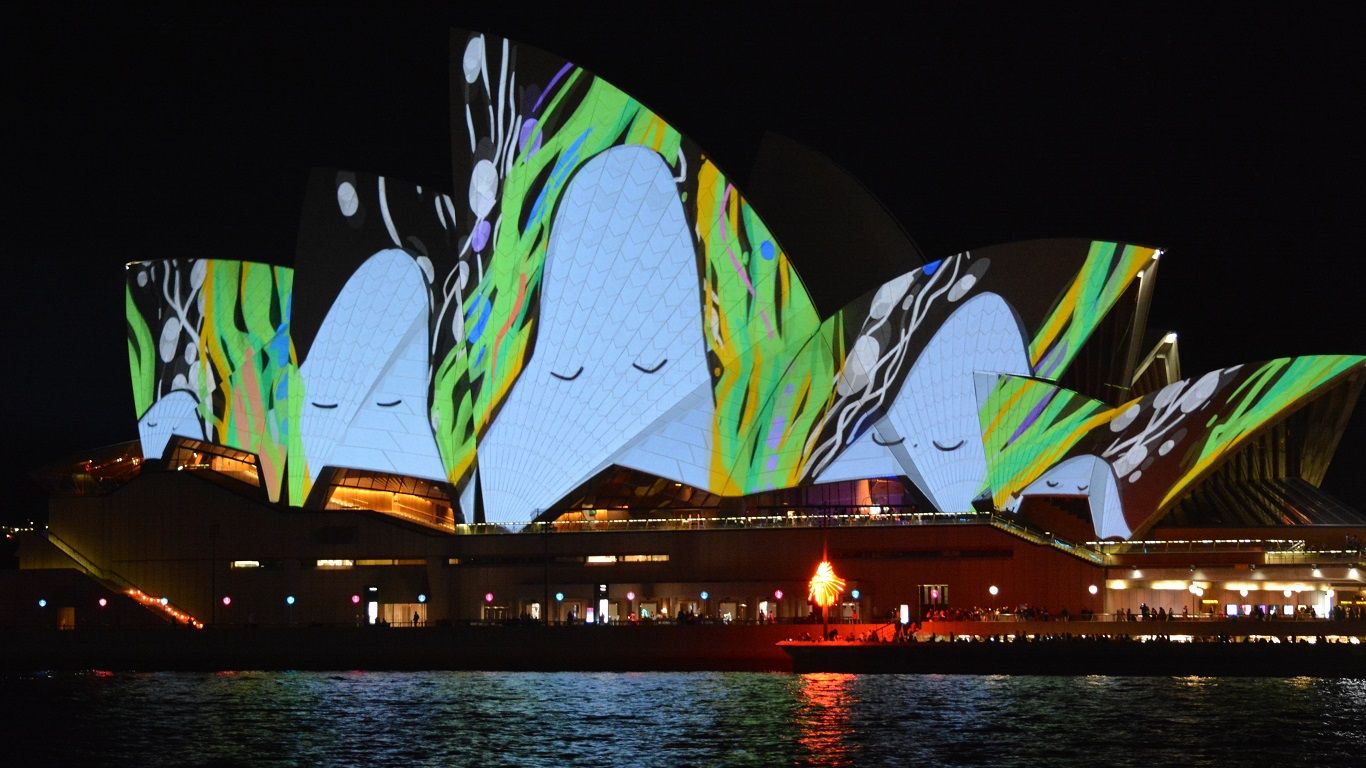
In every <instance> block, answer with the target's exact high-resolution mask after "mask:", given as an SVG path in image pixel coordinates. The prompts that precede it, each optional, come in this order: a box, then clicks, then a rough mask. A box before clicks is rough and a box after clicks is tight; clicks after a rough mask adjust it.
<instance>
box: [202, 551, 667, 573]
mask: <svg viewBox="0 0 1366 768" xmlns="http://www.w3.org/2000/svg"><path fill="white" fill-rule="evenodd" d="M524 559H525V560H526V561H527V563H530V562H531V561H532V560H535V561H536V562H540V561H541V560H542V559H543V558H540V559H538V558H530V559H526V558H524ZM556 560H559V561H564V562H574V563H585V564H587V565H615V564H616V563H667V562H669V556H668V555H653V554H645V555H586V556H575V557H567V558H556ZM462 562H463V563H464V564H465V565H494V564H497V565H503V564H506V563H503V562H498V563H493V562H490V559H489V558H475V559H469V558H467V559H465V560H463V561H462V560H461V558H458V557H451V558H447V560H446V564H447V565H461V564H462ZM519 562H520V561H519ZM426 564H427V561H426V560H425V559H423V558H366V559H354V558H329V559H322V560H316V561H314V563H313V567H314V568H319V569H324V570H342V569H346V568H374V567H383V566H394V565H426ZM271 565H273V563H270V562H263V561H261V560H233V561H231V562H230V563H228V567H230V568H233V569H247V568H266V567H270V566H271Z"/></svg>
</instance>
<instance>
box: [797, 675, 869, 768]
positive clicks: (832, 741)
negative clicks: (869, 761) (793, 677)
mask: <svg viewBox="0 0 1366 768" xmlns="http://www.w3.org/2000/svg"><path fill="white" fill-rule="evenodd" d="M856 677H857V675H850V674H839V673H834V672H813V673H810V674H806V675H801V676H800V677H799V678H798V679H799V680H800V683H799V685H800V693H801V699H800V701H801V706H800V708H799V709H798V711H797V728H798V729H799V735H798V738H797V740H798V741H799V742H800V743H801V745H802V746H803V747H804V748H805V749H806V751H807V752H808V753H809V754H810V755H811V758H810V764H811V765H828V766H842V765H853V764H854V755H853V751H852V748H851V745H850V743H849V738H848V737H849V735H850V733H851V728H850V725H849V699H850V697H851V691H850V689H851V687H852V686H853V683H854V680H855V678H856Z"/></svg>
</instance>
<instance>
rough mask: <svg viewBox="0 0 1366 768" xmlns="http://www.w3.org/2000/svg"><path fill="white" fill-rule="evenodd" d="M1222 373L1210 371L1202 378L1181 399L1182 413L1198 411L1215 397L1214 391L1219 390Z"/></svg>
mask: <svg viewBox="0 0 1366 768" xmlns="http://www.w3.org/2000/svg"><path fill="white" fill-rule="evenodd" d="M1220 373H1221V371H1210V372H1209V373H1207V374H1205V375H1204V376H1201V377H1200V379H1199V380H1198V381H1196V382H1195V384H1194V386H1192V387H1191V388H1190V389H1188V390H1186V394H1185V395H1183V396H1182V397H1181V403H1180V405H1181V412H1182V413H1190V412H1191V411H1194V410H1196V409H1197V408H1199V407H1200V406H1202V405H1204V404H1205V402H1206V401H1208V400H1209V399H1210V398H1211V397H1213V396H1214V391H1215V390H1216V389H1218V388H1219V375H1220Z"/></svg>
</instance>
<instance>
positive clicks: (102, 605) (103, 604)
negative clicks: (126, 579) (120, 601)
mask: <svg viewBox="0 0 1366 768" xmlns="http://www.w3.org/2000/svg"><path fill="white" fill-rule="evenodd" d="M106 605H109V601H108V600H106V599H104V598H103V597H101V598H100V607H101V608H103V607H105V606H106Z"/></svg>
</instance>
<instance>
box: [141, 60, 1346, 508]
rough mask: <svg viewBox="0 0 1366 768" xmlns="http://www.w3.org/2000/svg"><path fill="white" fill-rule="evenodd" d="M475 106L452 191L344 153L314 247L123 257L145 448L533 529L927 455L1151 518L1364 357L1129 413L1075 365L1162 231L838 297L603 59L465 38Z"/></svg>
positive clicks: (943, 474) (279, 480)
mask: <svg viewBox="0 0 1366 768" xmlns="http://www.w3.org/2000/svg"><path fill="white" fill-rule="evenodd" d="M451 112H452V118H453V129H452V133H451V135H452V150H453V152H452V156H453V161H454V180H455V185H454V187H455V189H456V190H457V192H455V193H453V194H452V193H448V192H444V191H441V190H437V189H433V188H430V187H425V188H424V186H422V185H415V184H410V183H406V182H403V181H400V180H397V179H392V178H387V177H385V176H380V175H372V174H364V173H357V172H351V171H345V170H335V169H319V170H316V171H315V172H314V173H313V175H312V177H311V178H310V181H309V187H308V192H307V194H306V197H305V204H304V213H303V216H302V217H301V224H300V235H299V248H298V254H297V258H296V261H295V263H294V265H293V267H292V268H287V267H279V266H268V265H263V264H255V263H251V262H239V261H226V260H207V259H199V260H191V259H186V260H175V261H165V262H147V263H135V264H130V265H129V266H128V274H127V289H126V298H125V305H126V320H127V324H128V335H127V338H128V359H129V370H130V375H131V379H132V385H133V394H134V405H135V408H136V411H137V416H138V418H139V432H140V437H141V439H142V443H143V448H144V453H145V454H146V455H147V456H148V457H149V458H159V457H162V456H165V455H168V451H170V449H171V446H172V445H173V443H175V441H177V440H194V441H203V442H208V443H214V444H219V445H223V446H226V447H230V448H233V449H237V450H240V451H245V452H248V453H251V454H253V455H254V456H255V457H256V462H257V467H258V468H259V472H260V477H261V480H262V483H263V486H264V490H265V493H266V495H267V496H268V498H270V499H271V500H277V501H283V502H285V503H288V504H291V505H295V506H300V505H304V504H305V503H309V504H317V503H318V499H319V498H321V497H320V496H319V494H318V493H316V492H315V491H316V490H317V489H315V487H314V486H315V485H319V488H321V487H322V486H321V485H320V484H323V483H328V482H331V481H330V480H329V479H328V478H330V477H331V475H329V474H328V472H329V470H355V471H359V472H369V473H376V474H379V475H383V476H390V477H392V476H402V477H410V478H419V479H421V480H424V481H427V482H429V483H434V484H436V485H435V486H434V487H440V488H442V489H444V491H445V492H447V493H449V494H450V495H451V496H452V497H458V498H459V506H460V508H461V514H462V515H463V519H464V520H465V521H466V522H476V521H477V522H489V523H496V524H502V525H509V526H515V525H518V524H522V523H525V522H527V521H530V520H532V519H535V518H538V517H544V516H545V515H546V514H549V513H548V512H547V510H552V509H553V508H555V506H556V505H557V504H559V503H561V502H562V500H563V499H564V498H565V497H566V496H567V495H568V494H569V493H570V492H571V491H572V490H573V489H574V488H577V487H581V486H582V485H583V484H584V483H586V482H588V481H589V480H591V479H592V478H593V477H594V476H595V475H596V474H597V473H599V472H601V471H602V470H604V469H605V468H607V467H609V466H623V467H630V468H633V469H637V470H640V471H643V472H646V473H649V474H652V475H655V476H657V477H660V478H664V479H668V480H672V481H675V482H677V483H682V484H687V485H690V486H694V487H698V488H703V489H706V490H708V491H710V492H712V493H715V494H719V495H723V496H741V495H746V494H753V493H759V492H763V491H767V490H772V489H782V488H792V487H796V486H801V485H810V484H814V483H826V482H838V481H844V480H855V479H863V478H871V477H888V476H900V477H905V478H907V479H908V480H909V481H910V483H911V484H912V485H914V486H915V487H917V488H918V489H919V491H920V492H921V496H923V498H924V499H926V503H927V504H928V505H929V506H931V507H934V508H937V509H942V510H944V511H953V512H958V511H966V510H968V509H970V508H971V506H972V504H973V503H976V502H977V501H980V500H981V499H984V498H986V499H990V501H991V503H993V504H994V505H995V506H996V507H998V508H1001V509H1009V508H1013V506H1015V505H1017V504H1018V501H1019V499H1020V498H1021V497H1022V496H1027V495H1030V494H1033V493H1044V492H1046V491H1047V489H1049V488H1054V487H1063V485H1064V484H1063V479H1065V480H1066V481H1067V482H1068V483H1071V484H1072V485H1069V486H1067V487H1069V488H1074V487H1087V488H1089V479H1090V478H1102V477H1108V478H1109V479H1108V480H1107V483H1109V485H1106V486H1105V487H1104V488H1103V489H1102V488H1100V487H1099V486H1098V488H1097V490H1096V491H1095V493H1093V498H1092V506H1093V509H1095V510H1099V511H1098V512H1097V513H1096V514H1097V530H1102V529H1104V530H1107V531H1118V532H1119V533H1118V534H1117V535H1127V533H1128V532H1132V531H1133V530H1137V529H1138V528H1140V527H1141V526H1142V525H1144V524H1146V521H1147V520H1148V519H1149V517H1150V516H1151V514H1153V513H1155V511H1156V510H1157V509H1159V508H1161V507H1162V506H1164V505H1167V504H1169V503H1170V502H1171V501H1172V499H1173V498H1175V497H1176V496H1177V495H1179V494H1180V493H1181V492H1182V491H1183V489H1186V488H1188V487H1189V486H1190V484H1191V483H1192V482H1195V481H1197V480H1198V478H1199V477H1200V476H1201V475H1202V474H1203V473H1206V472H1208V471H1209V469H1210V468H1211V467H1213V466H1215V465H1217V464H1218V462H1219V461H1220V458H1221V456H1223V455H1225V454H1226V453H1227V451H1228V450H1230V449H1231V448H1232V447H1235V446H1237V445H1238V444H1239V442H1240V441H1241V440H1244V439H1246V436H1247V435H1249V434H1252V433H1255V432H1257V431H1258V430H1260V429H1263V428H1264V427H1265V426H1266V425H1267V424H1269V423H1272V422H1274V421H1275V420H1276V419H1277V418H1279V416H1280V415H1281V414H1284V413H1286V412H1288V411H1290V410H1293V409H1294V408H1295V407H1297V405H1298V404H1299V403H1302V402H1304V401H1305V400H1306V399H1307V398H1313V397H1316V396H1317V395H1318V394H1320V393H1321V392H1322V391H1323V389H1324V388H1325V387H1328V386H1332V384H1333V382H1335V381H1338V380H1339V379H1340V378H1341V377H1343V376H1345V375H1347V374H1349V373H1350V372H1352V371H1355V370H1358V369H1360V368H1361V365H1362V360H1361V358H1353V357H1322V358H1299V359H1295V360H1292V361H1276V362H1275V363H1269V364H1265V365H1264V366H1262V367H1251V366H1249V367H1246V368H1237V369H1228V370H1227V371H1224V372H1217V376H1216V378H1215V379H1201V380H1199V381H1198V382H1194V383H1190V382H1187V383H1182V384H1181V388H1180V389H1179V392H1178V394H1177V395H1173V394H1170V393H1169V394H1168V395H1166V396H1163V395H1162V394H1161V393H1157V394H1155V395H1152V396H1149V397H1148V398H1145V399H1142V400H1141V401H1135V403H1131V404H1126V405H1124V406H1120V407H1118V408H1114V407H1111V406H1110V405H1106V404H1104V403H1100V402H1097V401H1094V400H1090V399H1088V398H1086V397H1083V396H1081V395H1078V394H1076V393H1072V392H1068V391H1066V390H1063V389H1060V388H1059V387H1058V385H1057V382H1059V381H1063V380H1066V379H1064V376H1065V375H1067V374H1068V372H1069V371H1070V370H1071V368H1072V366H1073V364H1074V363H1075V362H1076V361H1077V360H1078V359H1080V357H1081V355H1082V351H1083V349H1084V348H1085V347H1086V345H1087V344H1088V343H1090V342H1091V341H1092V339H1093V337H1095V336H1096V333H1097V330H1098V329H1099V328H1101V327H1102V323H1104V322H1106V318H1107V317H1110V316H1111V315H1112V314H1113V313H1116V312H1117V311H1121V309H1122V308H1123V307H1125V306H1129V305H1126V304H1125V302H1131V301H1134V300H1135V298H1134V297H1135V296H1138V295H1139V294H1140V293H1141V292H1142V291H1143V290H1145V288H1144V286H1145V283H1144V279H1145V274H1147V275H1148V285H1150V284H1151V276H1152V275H1153V274H1154V273H1153V272H1152V271H1150V270H1155V265H1156V260H1157V258H1158V256H1159V255H1160V252H1159V251H1157V250H1155V249H1152V248H1146V247H1143V246H1139V245H1134V244H1128V243H1116V242H1107V241H1091V240H1049V241H1034V242H1026V243H1015V244H1009V245H1000V246H993V247H988V248H980V249H974V250H972V251H966V252H963V253H959V254H955V255H953V256H949V257H946V258H944V259H942V260H939V261H935V262H932V263H929V264H926V265H924V266H922V267H918V268H916V269H912V270H909V271H908V272H906V273H905V274H903V275H900V276H898V277H896V278H894V279H892V280H890V281H887V282H886V283H884V284H882V285H878V286H873V287H871V288H870V290H868V291H867V292H866V293H865V294H863V295H862V296H860V297H859V298H858V299H855V300H854V301H852V302H850V303H849V304H848V305H846V306H844V307H843V308H841V309H840V310H838V311H837V312H835V313H833V314H831V315H829V316H826V317H822V316H821V314H820V313H819V312H818V311H817V309H816V306H815V304H814V302H813V301H812V298H811V296H810V295H809V294H808V291H807V289H806V287H805V286H804V285H803V284H802V281H801V279H800V277H799V276H798V274H797V271H796V270H795V269H794V268H793V265H792V262H791V261H790V260H789V254H788V252H787V251H786V250H785V249H784V248H783V246H782V245H781V244H780V243H779V240H778V237H779V236H780V235H781V233H775V232H773V231H771V230H770V228H769V227H768V226H767V225H766V224H765V223H764V220H763V219H762V217H761V215H760V212H759V211H757V210H756V209H755V208H754V207H753V206H752V205H751V204H750V202H749V201H748V200H746V198H745V197H744V195H743V194H742V193H741V192H740V190H739V189H737V187H736V186H735V184H734V183H733V182H732V181H731V180H729V179H728V177H727V176H726V175H725V174H724V173H722V172H721V170H720V169H719V168H718V167H717V166H716V164H715V163H714V162H713V160H712V159H711V158H709V157H708V156H707V155H706V154H705V153H704V152H703V151H702V150H701V149H700V148H699V147H697V146H696V145H695V144H694V143H693V142H691V141H690V140H689V139H687V138H686V137H685V136H683V135H682V134H681V133H680V132H679V131H678V130H677V129H676V128H675V127H673V126H672V125H670V124H669V123H668V122H666V121H665V120H664V119H662V118H661V117H660V116H659V115H657V114H656V113H654V112H653V111H651V110H650V109H649V108H647V107H645V106H644V105H642V104H641V103H640V102H639V101H637V100H636V99H634V98H633V97H631V96H630V95H628V94H626V93H625V92H623V91H622V90H620V89H619V88H617V87H616V86H614V85H612V84H611V83H609V82H607V81H606V80H604V79H602V78H601V77H598V76H597V75H594V74H593V73H591V72H589V71H587V70H585V69H583V68H582V67H579V66H577V65H574V64H572V63H569V62H566V61H564V60H563V59H560V58H558V57H555V56H553V55H550V54H547V53H545V52H542V51H537V50H535V49H533V48H530V47H527V46H521V45H518V44H516V43H514V42H512V41H509V40H504V39H501V38H495V37H492V36H487V35H481V34H471V33H454V34H453V36H452V89H451ZM803 257H805V258H839V257H840V256H839V255H838V254H803ZM1266 366H1272V367H1269V368H1268V367H1266ZM1210 381H1213V382H1214V384H1213V385H1211V384H1210ZM1173 386H1176V385H1173ZM1211 386H1213V390H1212V391H1211V392H1209V393H1207V394H1206V395H1205V400H1202V401H1201V402H1202V403H1203V402H1205V401H1209V402H1210V403H1214V404H1213V405H1201V406H1200V408H1198V409H1196V410H1197V411H1199V413H1200V414H1202V416H1201V418H1202V419H1203V418H1204V416H1203V415H1204V414H1207V415H1208V416H1210V417H1212V418H1210V419H1208V420H1207V421H1206V420H1201V421H1200V423H1199V429H1198V430H1197V429H1196V424H1195V417H1193V416H1190V414H1189V413H1188V412H1186V411H1182V413H1183V414H1185V415H1184V416H1183V419H1184V421H1182V428H1183V429H1185V433H1184V437H1186V438H1187V439H1186V441H1185V442H1181V441H1175V443H1179V445H1176V447H1173V448H1168V449H1167V450H1165V451H1164V450H1162V445H1164V443H1159V444H1157V445H1152V446H1148V445H1147V442H1143V441H1140V442H1142V443H1143V445H1144V446H1145V450H1147V451H1148V454H1146V455H1145V456H1143V457H1142V459H1141V460H1138V461H1137V464H1136V466H1135V467H1133V468H1131V467H1129V466H1128V464H1131V463H1134V461H1135V459H1134V455H1135V454H1133V453H1132V447H1130V448H1129V449H1125V450H1120V449H1119V448H1115V447H1113V446H1110V445H1108V444H1107V445H1101V444H1100V442H1097V441H1099V439H1100V438H1099V436H1101V435H1104V434H1108V433H1107V430H1113V428H1114V427H1115V425H1116V424H1118V423H1120V421H1122V419H1123V418H1124V414H1125V413H1128V412H1129V411H1128V410H1126V409H1133V408H1137V409H1138V411H1137V412H1136V413H1143V414H1146V413H1147V412H1148V411H1146V410H1144V409H1145V408H1147V409H1148V410H1156V411H1162V408H1164V407H1168V406H1170V405H1171V402H1176V403H1188V402H1191V398H1193V397H1194V395H1190V394H1189V393H1190V392H1201V393H1204V392H1205V391H1206V390H1208V389H1210V387H1211ZM1169 390H1170V388H1168V389H1167V390H1163V392H1168V391H1169ZM1172 391H1173V392H1176V391H1177V390H1172ZM1216 395H1217V397H1215V396H1216ZM1163 397H1167V399H1168V400H1170V401H1171V402H1168V401H1167V400H1163ZM1210 398H1215V399H1214V400H1210ZM1159 401H1160V402H1159ZM1216 401H1217V402H1216ZM1162 412H1163V413H1166V411H1162ZM1135 418H1137V417H1135ZM1164 418H1166V417H1164ZM1131 421H1133V420H1131ZM1197 432H1198V435H1197ZM1116 434H1118V432H1116ZM1127 434H1128V433H1127V432H1126V433H1124V435H1121V437H1124V436H1125V435H1127ZM1197 438H1198V439H1197ZM1145 440H1146V438H1145ZM1148 442H1151V440H1148ZM1175 443H1174V444H1175ZM1126 457H1127V458H1126ZM1069 462H1070V463H1069ZM1145 462H1146V464H1145ZM1121 469H1123V470H1126V471H1125V472H1120V470H1121ZM1102 470H1104V471H1105V472H1110V473H1111V475H1109V476H1105V475H1104V472H1103V471H1102ZM1050 473H1053V474H1050ZM1136 473H1137V474H1136ZM1112 487H1113V492H1111V490H1110V489H1111V488H1112ZM476 489H477V490H478V492H477V493H476ZM1140 489H1141V493H1140V492H1139V490H1140ZM1135 494H1138V495H1135ZM476 497H479V498H482V500H483V501H482V502H481V503H479V504H476V502H475V499H476ZM476 507H478V508H479V509H480V512H481V514H482V519H477V518H476V515H475V510H476Z"/></svg>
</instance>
